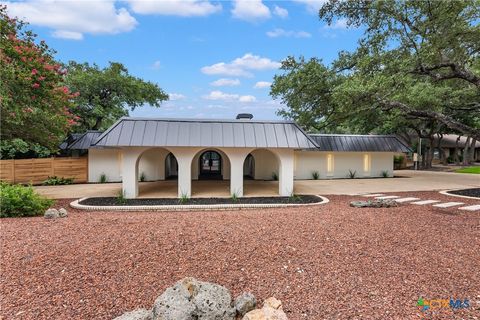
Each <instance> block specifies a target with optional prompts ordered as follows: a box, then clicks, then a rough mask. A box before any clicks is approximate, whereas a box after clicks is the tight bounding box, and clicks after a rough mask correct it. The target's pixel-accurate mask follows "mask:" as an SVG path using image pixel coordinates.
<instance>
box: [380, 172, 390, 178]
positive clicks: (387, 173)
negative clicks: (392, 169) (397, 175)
mask: <svg viewBox="0 0 480 320" xmlns="http://www.w3.org/2000/svg"><path fill="white" fill-rule="evenodd" d="M389 176H390V173H389V172H388V170H383V171H382V177H384V178H388V177H389Z"/></svg>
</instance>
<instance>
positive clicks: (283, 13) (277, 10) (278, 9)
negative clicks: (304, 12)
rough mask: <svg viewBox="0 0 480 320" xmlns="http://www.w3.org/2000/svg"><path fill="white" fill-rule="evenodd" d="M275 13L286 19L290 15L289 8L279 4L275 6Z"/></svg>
mask: <svg viewBox="0 0 480 320" xmlns="http://www.w3.org/2000/svg"><path fill="white" fill-rule="evenodd" d="M273 14H274V15H276V16H279V17H280V18H283V19H285V18H286V17H288V10H287V9H285V8H282V7H279V6H275V7H274V8H273Z"/></svg>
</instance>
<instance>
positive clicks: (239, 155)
mask: <svg viewBox="0 0 480 320" xmlns="http://www.w3.org/2000/svg"><path fill="white" fill-rule="evenodd" d="M222 151H223V152H225V154H226V155H227V156H228V158H229V160H230V195H236V196H237V197H243V162H244V161H245V158H246V157H247V155H248V154H249V153H250V151H251V149H222Z"/></svg>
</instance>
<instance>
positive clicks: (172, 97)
mask: <svg viewBox="0 0 480 320" xmlns="http://www.w3.org/2000/svg"><path fill="white" fill-rule="evenodd" d="M168 98H169V99H170V100H171V101H176V100H183V99H185V98H186V97H185V96H184V95H183V94H180V93H169V94H168Z"/></svg>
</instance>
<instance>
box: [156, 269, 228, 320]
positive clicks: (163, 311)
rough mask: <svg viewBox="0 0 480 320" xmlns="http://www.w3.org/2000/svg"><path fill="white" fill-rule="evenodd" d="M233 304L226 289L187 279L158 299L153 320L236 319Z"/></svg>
mask: <svg viewBox="0 0 480 320" xmlns="http://www.w3.org/2000/svg"><path fill="white" fill-rule="evenodd" d="M231 302H232V298H231V295H230V292H229V291H228V290H227V289H226V288H225V287H222V286H220V285H218V284H214V283H209V282H202V281H198V280H196V279H194V278H185V279H182V280H180V281H178V282H177V283H176V284H175V285H174V286H173V287H170V288H168V289H167V290H165V292H164V293H163V294H162V295H161V296H159V297H158V298H157V300H155V304H154V306H153V320H234V319H235V308H233V307H232V306H231Z"/></svg>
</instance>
